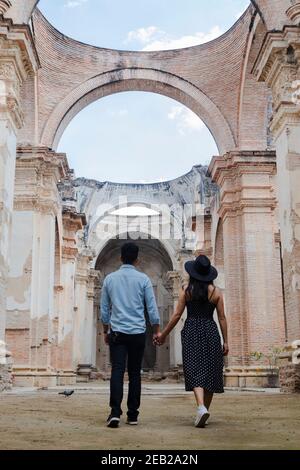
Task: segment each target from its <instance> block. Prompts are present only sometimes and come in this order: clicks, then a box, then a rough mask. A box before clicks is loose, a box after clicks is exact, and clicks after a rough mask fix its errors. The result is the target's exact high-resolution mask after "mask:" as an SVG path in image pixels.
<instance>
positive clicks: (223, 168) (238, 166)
mask: <svg viewBox="0 0 300 470" xmlns="http://www.w3.org/2000/svg"><path fill="white" fill-rule="evenodd" d="M275 169H276V153H275V152H274V151H262V152H260V151H253V152H252V151H240V152H239V151H236V152H235V151H234V152H229V153H227V154H225V155H224V156H216V157H213V159H212V161H211V163H210V166H209V169H208V174H209V175H210V176H211V178H212V181H213V182H214V183H217V184H218V185H219V186H221V185H222V182H223V178H224V176H225V175H226V176H227V177H228V176H229V177H231V176H232V174H231V173H232V170H234V172H235V175H236V176H241V175H242V174H245V173H247V172H248V173H254V172H257V173H261V172H262V171H263V172H266V173H272V174H273V173H274V172H275Z"/></svg>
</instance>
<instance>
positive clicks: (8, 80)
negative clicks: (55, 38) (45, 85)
mask: <svg viewBox="0 0 300 470" xmlns="http://www.w3.org/2000/svg"><path fill="white" fill-rule="evenodd" d="M9 3H10V2H8V1H6V0H4V1H3V0H0V15H1V12H3V10H4V9H5V6H7V5H8V4H9ZM0 24H1V28H0V111H1V113H2V114H3V113H4V115H5V114H6V115H7V116H8V117H10V118H11V122H12V125H13V126H14V127H15V129H16V130H17V129H20V128H21V127H22V126H23V123H24V116H23V112H22V109H21V103H20V89H21V86H22V84H23V83H24V81H25V80H26V78H27V77H28V75H30V74H34V73H36V71H37V69H38V68H39V59H38V55H37V52H36V49H35V44H34V41H33V38H32V34H31V30H30V28H29V27H28V25H18V26H16V25H13V24H12V22H11V20H4V19H3V17H2V18H1V17H0Z"/></svg>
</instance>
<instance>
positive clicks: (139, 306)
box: [101, 264, 160, 334]
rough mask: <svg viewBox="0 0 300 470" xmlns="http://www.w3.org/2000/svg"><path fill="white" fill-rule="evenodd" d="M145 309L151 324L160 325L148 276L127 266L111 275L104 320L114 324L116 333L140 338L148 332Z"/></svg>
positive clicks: (104, 291)
mask: <svg viewBox="0 0 300 470" xmlns="http://www.w3.org/2000/svg"><path fill="white" fill-rule="evenodd" d="M145 308H147V311H148V314H149V319H150V323H151V324H152V325H156V324H159V323H160V319H159V313H158V310H157V306H156V301H155V297H154V292H153V287H152V284H151V281H150V279H149V277H148V276H146V274H143V273H141V272H139V271H138V270H137V269H136V268H135V267H134V266H132V265H129V264H124V265H123V266H122V267H121V268H120V269H119V270H118V271H116V272H114V273H112V274H109V275H108V276H107V277H106V278H105V280H104V284H103V288H102V297H101V319H102V322H103V323H104V324H110V325H111V329H112V330H113V331H118V332H121V333H126V334H140V333H144V332H145V330H146V322H145Z"/></svg>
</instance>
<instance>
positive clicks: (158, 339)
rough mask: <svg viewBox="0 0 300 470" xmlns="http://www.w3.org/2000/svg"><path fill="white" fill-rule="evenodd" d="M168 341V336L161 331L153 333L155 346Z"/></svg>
mask: <svg viewBox="0 0 300 470" xmlns="http://www.w3.org/2000/svg"><path fill="white" fill-rule="evenodd" d="M165 341H166V337H165V335H164V334H163V333H161V332H159V333H156V334H154V335H153V344H154V346H162V345H163V344H164V343H165Z"/></svg>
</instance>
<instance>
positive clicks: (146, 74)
mask: <svg viewBox="0 0 300 470" xmlns="http://www.w3.org/2000/svg"><path fill="white" fill-rule="evenodd" d="M124 91H145V92H153V93H158V94H162V95H164V96H167V97H169V98H173V99H174V100H177V101H178V102H180V103H182V104H184V105H185V106H187V107H188V108H189V109H191V110H192V111H194V112H195V114H197V115H198V116H199V117H200V118H201V119H202V120H203V121H204V123H205V124H206V125H207V127H208V128H209V130H210V131H211V133H212V135H213V137H214V139H215V141H216V144H217V146H218V149H219V152H220V154H222V153H224V151H226V148H235V147H236V143H235V139H234V135H233V133H232V131H231V129H230V126H229V124H228V122H227V121H226V119H225V117H224V116H223V115H222V113H221V112H220V110H219V109H218V107H217V106H216V105H215V104H214V103H213V102H212V100H210V99H209V98H208V97H207V96H206V95H205V94H204V93H203V92H202V91H201V90H199V89H198V88H197V87H195V86H194V85H193V84H191V83H189V82H188V81H185V80H183V79H182V78H180V77H178V76H176V75H172V74H170V73H166V72H162V71H160V70H153V69H143V68H128V69H118V70H113V71H110V72H107V73H104V74H102V75H98V76H96V77H93V78H91V79H90V80H88V81H86V82H84V83H83V84H81V85H80V86H79V87H77V88H75V89H74V90H72V92H71V93H70V94H69V95H68V96H66V98H65V99H64V100H63V101H62V102H60V103H59V104H58V105H57V106H56V108H55V109H54V110H53V112H52V113H51V115H50V117H49V119H48V121H47V122H46V123H45V127H44V130H43V133H42V137H41V144H42V145H45V146H46V147H49V148H52V149H53V150H56V149H57V147H58V144H59V140H60V138H61V136H62V134H63V132H64V130H65V129H66V127H67V125H68V124H69V123H70V121H71V120H72V119H73V117H74V116H76V114H78V113H79V112H80V111H81V110H82V109H83V108H85V107H86V106H88V105H89V104H91V103H92V102H94V101H96V100H98V99H100V98H103V97H105V96H108V95H111V94H114V93H120V92H124Z"/></svg>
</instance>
